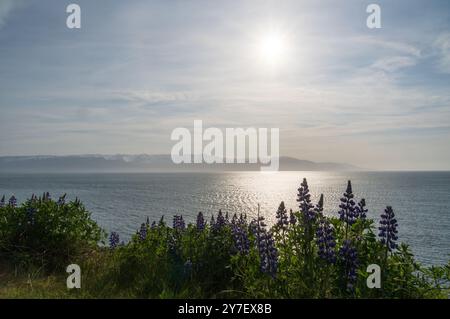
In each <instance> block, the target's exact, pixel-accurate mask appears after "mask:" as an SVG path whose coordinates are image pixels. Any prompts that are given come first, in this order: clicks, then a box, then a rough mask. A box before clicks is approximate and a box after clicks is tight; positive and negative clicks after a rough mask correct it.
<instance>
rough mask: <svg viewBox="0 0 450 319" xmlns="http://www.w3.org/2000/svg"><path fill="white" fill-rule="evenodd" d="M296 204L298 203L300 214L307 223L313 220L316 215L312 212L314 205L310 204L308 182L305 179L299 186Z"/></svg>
mask: <svg viewBox="0 0 450 319" xmlns="http://www.w3.org/2000/svg"><path fill="white" fill-rule="evenodd" d="M297 202H299V208H300V212H301V213H302V214H303V216H305V219H306V220H307V221H312V220H314V219H315V217H316V214H315V212H314V210H313V208H314V205H312V204H311V194H310V193H309V188H308V182H307V181H306V178H304V179H303V182H302V183H301V184H300V188H299V189H298V194H297Z"/></svg>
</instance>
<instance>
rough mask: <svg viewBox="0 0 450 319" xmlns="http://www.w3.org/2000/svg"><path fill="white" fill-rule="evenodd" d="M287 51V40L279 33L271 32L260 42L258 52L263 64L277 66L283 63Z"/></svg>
mask: <svg viewBox="0 0 450 319" xmlns="http://www.w3.org/2000/svg"><path fill="white" fill-rule="evenodd" d="M286 49H287V43H286V39H285V37H284V36H283V34H281V33H279V32H275V31H272V32H269V33H267V34H265V35H264V36H262V37H261V38H260V40H259V45H258V51H259V55H260V58H261V60H262V62H264V63H265V64H267V65H270V66H275V65H278V64H280V63H282V62H283V60H284V58H285V53H286Z"/></svg>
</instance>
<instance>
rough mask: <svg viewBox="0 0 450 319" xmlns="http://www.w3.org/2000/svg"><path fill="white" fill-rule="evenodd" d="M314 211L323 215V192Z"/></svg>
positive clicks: (318, 214) (317, 214)
mask: <svg viewBox="0 0 450 319" xmlns="http://www.w3.org/2000/svg"><path fill="white" fill-rule="evenodd" d="M314 212H315V213H316V216H323V194H320V198H319V202H318V203H317V205H316V206H315V207H314Z"/></svg>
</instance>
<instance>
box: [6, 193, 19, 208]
mask: <svg viewBox="0 0 450 319" xmlns="http://www.w3.org/2000/svg"><path fill="white" fill-rule="evenodd" d="M8 205H9V206H11V207H16V206H17V198H16V197H15V196H14V195H12V196H11V197H10V198H9V202H8Z"/></svg>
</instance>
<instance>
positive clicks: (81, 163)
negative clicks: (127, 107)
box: [0, 154, 359, 173]
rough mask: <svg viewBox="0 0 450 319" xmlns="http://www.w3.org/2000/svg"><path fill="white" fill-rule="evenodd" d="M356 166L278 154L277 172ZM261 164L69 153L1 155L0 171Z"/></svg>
mask: <svg viewBox="0 0 450 319" xmlns="http://www.w3.org/2000/svg"><path fill="white" fill-rule="evenodd" d="M357 169H359V168H358V167H356V166H353V165H350V164H342V163H331V162H330V163H316V162H312V161H306V160H300V159H296V158H292V157H284V156H282V157H280V166H279V170H280V171H348V170H357ZM258 170H260V164H250V163H245V164H236V163H234V164H178V165H177V164H174V163H173V162H172V159H171V157H170V155H147V154H140V155H120V154H119V155H70V156H3V157H0V172H3V173H4V172H15V173H19V172H23V173H28V172H30V173H32V172H35V173H38V172H42V173H51V172H54V173H64V172H65V173H69V172H183V171H186V172H187V171H195V172H209V171H213V172H220V171H258Z"/></svg>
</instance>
